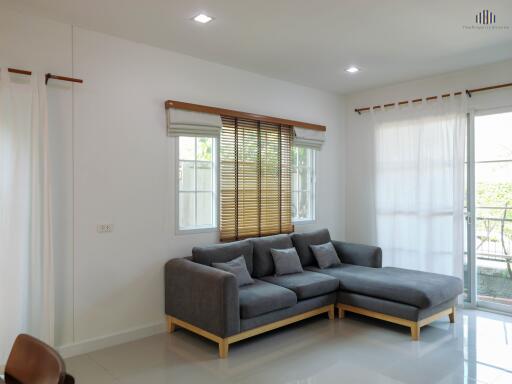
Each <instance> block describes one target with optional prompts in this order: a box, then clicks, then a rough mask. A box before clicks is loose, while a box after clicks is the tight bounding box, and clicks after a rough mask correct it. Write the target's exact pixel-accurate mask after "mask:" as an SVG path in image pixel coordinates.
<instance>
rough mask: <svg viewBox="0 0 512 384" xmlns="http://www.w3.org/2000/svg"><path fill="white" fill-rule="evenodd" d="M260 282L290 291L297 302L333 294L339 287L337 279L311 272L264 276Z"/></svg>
mask: <svg viewBox="0 0 512 384" xmlns="http://www.w3.org/2000/svg"><path fill="white" fill-rule="evenodd" d="M261 280H264V281H267V282H269V283H272V284H276V285H279V286H281V287H284V288H288V289H290V290H292V291H293V292H295V294H296V295H297V298H298V299H299V300H304V299H309V298H311V297H316V296H321V295H326V294H328V293H331V292H335V291H337V290H338V288H339V286H340V282H339V280H338V279H337V278H335V277H332V276H328V275H325V274H321V273H316V272H311V271H304V272H302V273H293V274H290V275H282V276H265V277H262V278H261Z"/></svg>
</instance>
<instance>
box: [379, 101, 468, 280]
mask: <svg viewBox="0 0 512 384" xmlns="http://www.w3.org/2000/svg"><path fill="white" fill-rule="evenodd" d="M465 105H466V103H465V97H463V96H451V97H449V98H441V97H438V99H437V101H422V102H419V103H413V104H412V105H406V106H400V107H393V108H386V109H384V110H380V111H379V110H376V111H373V112H372V113H373V118H374V120H373V121H374V135H375V143H374V145H375V209H376V229H377V243H378V244H379V245H380V246H381V247H382V248H383V262H384V264H385V265H390V266H395V267H402V268H411V269H417V270H423V271H429V272H437V273H443V274H449V275H453V276H457V277H461V278H462V275H463V252H464V151H465V136H466V124H467V123H466V111H465V110H466V107H465ZM381 109H382V108H381Z"/></svg>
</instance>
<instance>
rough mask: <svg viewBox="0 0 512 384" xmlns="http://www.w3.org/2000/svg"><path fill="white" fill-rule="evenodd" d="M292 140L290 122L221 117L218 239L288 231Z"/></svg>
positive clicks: (290, 230) (290, 226)
mask: <svg viewBox="0 0 512 384" xmlns="http://www.w3.org/2000/svg"><path fill="white" fill-rule="evenodd" d="M292 139H293V127H292V126H290V125H283V124H274V123H268V122H263V121H258V120H251V119H243V118H237V117H232V116H222V131H221V138H220V204H221V209H220V238H221V241H232V240H238V239H243V238H247V237H256V236H266V235H273V234H278V233H290V232H292V231H293V225H292V214H291V146H292Z"/></svg>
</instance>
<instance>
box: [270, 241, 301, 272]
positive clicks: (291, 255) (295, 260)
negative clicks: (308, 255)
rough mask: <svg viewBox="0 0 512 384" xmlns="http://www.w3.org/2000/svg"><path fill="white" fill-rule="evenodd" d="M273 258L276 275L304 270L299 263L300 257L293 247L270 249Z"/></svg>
mask: <svg viewBox="0 0 512 384" xmlns="http://www.w3.org/2000/svg"><path fill="white" fill-rule="evenodd" d="M270 253H271V254H272V258H273V259H274V267H275V274H276V276H280V275H288V274H290V273H301V272H304V270H303V269H302V265H301V264H300V258H299V255H298V254H297V251H296V250H295V248H286V249H274V248H272V249H270Z"/></svg>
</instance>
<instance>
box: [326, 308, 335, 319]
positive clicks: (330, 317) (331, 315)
mask: <svg viewBox="0 0 512 384" xmlns="http://www.w3.org/2000/svg"><path fill="white" fill-rule="evenodd" d="M327 314H328V315H329V320H334V304H333V305H331V306H330V307H329V312H327Z"/></svg>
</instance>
